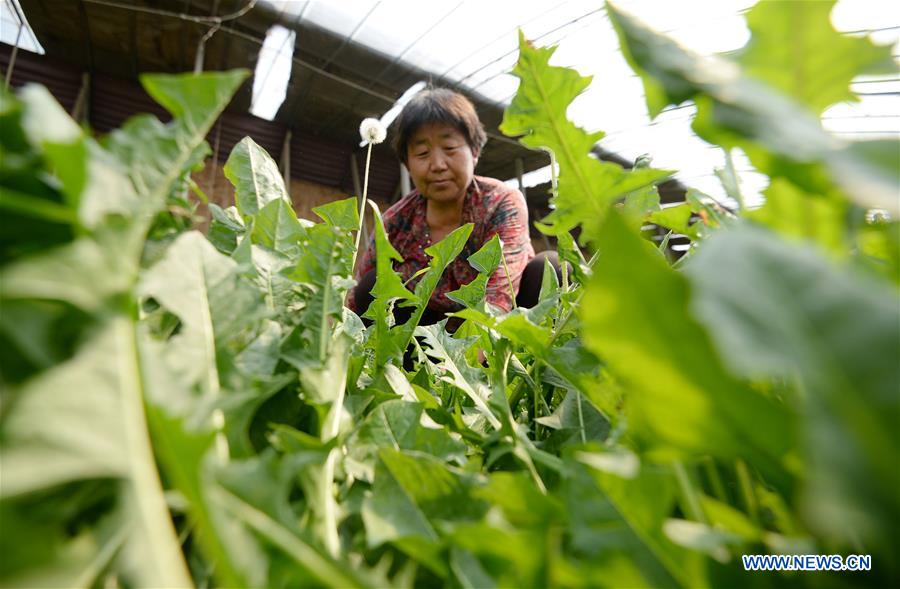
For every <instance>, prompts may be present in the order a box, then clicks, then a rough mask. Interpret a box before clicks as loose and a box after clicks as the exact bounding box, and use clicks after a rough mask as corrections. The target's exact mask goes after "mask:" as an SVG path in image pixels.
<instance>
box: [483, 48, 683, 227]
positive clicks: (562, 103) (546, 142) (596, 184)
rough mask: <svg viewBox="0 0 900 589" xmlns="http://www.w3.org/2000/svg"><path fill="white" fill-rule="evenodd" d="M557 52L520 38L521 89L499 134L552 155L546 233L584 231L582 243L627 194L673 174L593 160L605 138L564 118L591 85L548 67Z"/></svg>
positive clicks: (566, 71)
mask: <svg viewBox="0 0 900 589" xmlns="http://www.w3.org/2000/svg"><path fill="white" fill-rule="evenodd" d="M554 51H555V48H554V47H551V48H536V47H534V46H532V45H531V44H530V43H529V42H528V41H527V40H526V39H525V36H524V34H523V33H521V32H520V33H519V61H518V63H517V64H516V67H515V69H513V71H512V74H513V75H514V76H516V77H518V78H519V80H520V83H519V90H518V92H517V93H516V96H515V97H514V98H513V100H512V102H511V103H510V105H509V106H508V107H507V109H506V111H505V112H504V114H503V122H502V123H501V125H500V130H501V131H503V133H504V134H506V135H508V136H511V137H517V136H523V137H522V138H521V139H520V140H519V141H520V142H521V143H522V144H523V145H525V146H526V147H530V148H532V149H544V150H549V151H551V152H552V153H553V154H554V156H555V160H556V162H557V163H558V164H559V189H558V192H557V193H556V194H555V195H553V199H552V200H551V203H552V205H553V211H552V212H551V213H550V215H549V216H547V217H546V218H545V219H544V220H543V221H542V230H543V231H546V232H548V233H551V234H553V235H558V234H560V233H565V232H568V231H569V230H571V229H572V228H574V227H576V226H577V225H582V226H583V231H584V232H583V234H582V235H583V237H582V239H583V240H584V241H587V242H593V241H595V240H596V239H597V230H598V228H599V225H600V222H601V220H602V218H603V216H604V215H605V213H606V210H607V209H608V207H609V205H610V204H612V203H613V202H615V201H616V200H617V199H619V198H621V197H623V196H625V195H626V194H628V193H630V192H632V191H635V190H637V189H639V188H642V187H644V186H647V185H649V184H653V183H654V182H657V181H659V180H661V179H663V178H665V177H666V176H668V175H669V174H670V172H666V171H662V170H651V169H649V168H645V169H641V170H636V171H634V172H632V173H629V172H627V171H625V170H624V169H622V168H621V167H620V166H619V165H617V164H613V163H609V162H603V161H600V160H598V159H595V158H592V157H590V156H589V155H588V154H589V153H590V151H591V148H593V147H594V145H595V144H596V143H597V142H598V141H599V140H600V139H601V138H602V137H603V133H600V132H598V133H587V132H585V131H584V130H582V129H581V128H579V127H577V126H576V125H575V124H574V123H572V122H571V121H569V119H568V118H567V117H566V111H567V109H568V107H569V104H570V103H571V102H572V101H573V100H574V99H575V98H576V97H577V96H578V95H579V94H581V93H582V92H583V91H584V90H585V89H586V88H587V87H588V85H589V84H590V82H591V79H590V78H589V77H582V76H580V75H579V74H578V72H576V71H575V70H573V69H568V68H562V67H555V66H551V65H550V63H549V62H550V58H551V57H552V55H553V53H554Z"/></svg>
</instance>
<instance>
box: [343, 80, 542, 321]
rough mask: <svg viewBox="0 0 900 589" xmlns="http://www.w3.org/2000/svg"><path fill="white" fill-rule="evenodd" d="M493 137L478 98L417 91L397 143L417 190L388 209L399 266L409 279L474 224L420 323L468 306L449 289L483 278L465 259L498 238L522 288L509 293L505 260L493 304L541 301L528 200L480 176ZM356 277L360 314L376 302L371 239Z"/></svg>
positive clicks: (399, 315)
mask: <svg viewBox="0 0 900 589" xmlns="http://www.w3.org/2000/svg"><path fill="white" fill-rule="evenodd" d="M486 140H487V135H486V134H485V131H484V126H483V125H482V124H481V121H480V120H479V119H478V115H477V114H476V113H475V108H474V107H473V106H472V103H471V102H470V101H469V100H468V99H467V98H466V97H464V96H463V95H461V94H459V93H457V92H454V91H452V90H448V89H445V88H432V89H428V90H424V91H422V92H420V93H419V94H417V95H416V96H415V97H414V98H413V99H412V100H411V101H410V102H409V103H408V104H407V105H406V107H404V109H403V112H401V113H400V116H399V117H398V118H397V122H396V123H395V126H394V139H393V147H394V150H395V151H396V153H397V156H398V157H399V158H400V161H402V162H403V163H404V164H405V165H406V167H407V169H409V174H410V177H411V178H412V181H413V184H414V185H415V189H414V190H413V191H412V192H410V193H409V194H407V195H405V196H403V197H402V198H401V199H400V200H399V201H398V202H397V203H395V204H394V205H393V206H391V207H390V208H389V209H388V210H387V211H385V212H384V214H383V220H384V226H385V230H386V232H387V235H388V239H389V240H390V242H391V244H392V245H393V246H394V248H396V249H397V251H398V252H399V253H400V255H401V256H402V257H403V262H400V263H395V265H394V269H395V270H396V271H397V272H398V273H399V274H400V275H401V276H402V277H403V280H404V281H406V280H409V279H410V277H412V276H413V275H414V274H415V273H416V272H417V271H419V270H421V269H422V268H424V267H426V266H427V265H428V261H429V258H428V256H427V255H426V254H425V249H426V248H428V247H429V246H430V245H432V244H434V243H437V242H439V241H440V240H442V239H443V238H444V237H446V236H447V234H449V233H450V232H451V231H453V230H454V229H456V228H457V227H460V226H461V225H464V224H466V223H473V224H474V228H473V230H472V234H471V236H470V237H469V240H468V242H467V243H466V246H465V248H464V249H463V251H462V253H461V254H460V256H459V257H458V258H457V259H456V260H454V261H453V262H452V263H451V264H450V265H449V266H448V267H447V269H446V270H445V271H444V274H443V276H442V277H441V280H440V282H439V283H438V286H437V288H436V289H435V291H434V294H433V295H432V297H431V300H430V301H429V303H428V307H427V309H426V310H425V313H424V315H423V316H422V320H421V321H420V323H421V324H423V325H428V324H431V323H436V322H437V321H440V320H442V319H444V318H445V314H446V313H452V312H455V311H458V310H460V309H461V306H460V305H459V304H458V303H455V302H453V301H451V300H450V299H448V298H447V293H448V292H452V291H454V290H456V289H457V288H459V287H460V286H462V285H463V284H467V283H469V282H471V281H472V280H473V279H474V278H475V277H476V276H477V275H478V273H477V271H476V270H475V269H474V268H472V266H470V265H469V263H468V262H467V261H466V259H467V258H468V257H469V256H471V255H472V254H473V253H475V252H476V251H478V249H479V248H480V247H481V246H482V245H484V244H485V243H486V242H487V241H488V240H490V239H491V238H492V237H493V236H494V235H499V236H500V239H501V240H502V242H503V253H504V256H505V258H506V265H507V267H508V268H509V273H510V278H511V279H512V287H513V289H516V291H517V292H516V294H515V295H514V294H513V293H511V292H510V285H509V280H508V279H507V277H506V270H505V269H504V267H503V265H501V266H500V267H499V268H498V269H497V271H496V272H494V274H493V275H492V276H491V277H490V279H489V280H488V284H487V296H486V298H487V302H488V303H491V304H492V305H494V306H496V307H499V308H500V309H502V310H504V311H509V310H510V309H511V308H512V306H513V298H514V296H515V299H516V303H517V305H518V306H524V307H530V306H533V305H535V304H536V303H537V296H538V293H539V292H540V282H541V276H542V273H543V264H544V262H543V257H539V258H535V255H534V249H533V248H532V246H531V239H530V237H529V233H528V207H527V205H526V204H525V198H524V197H523V196H522V193H520V192H519V191H518V190H516V189H514V188H511V187H509V186H507V185H506V184H504V183H503V182H500V181H499V180H495V179H493V178H484V177H481V176H476V175H475V166H476V164H477V163H478V156H479V155H480V154H481V148H482V147H483V146H484V144H485V142H486ZM554 256H555V254H554ZM553 261H554V262H555V257H554V259H553ZM356 279H357V282H358V285H357V287H356V288H355V289H354V292H353V294H352V295H351V297H350V300H349V305H350V308H351V309H353V310H355V311H356V312H357V313H359V314H360V315H361V314H362V313H364V312H365V310H366V309H367V308H368V307H369V304H370V303H371V302H372V297H371V294H370V291H371V289H372V287H373V286H374V284H375V250H374V243H373V242H371V241H370V243H369V246H368V247H367V248H366V251H365V253H364V254H363V256H362V259H361V260H360V264H359V266H358V269H357V272H356ZM417 281H418V277H416V278H415V279H413V280H412V281H410V282H409V284H407V287H408V288H410V289H413V288H414V287H415V284H416V282H417ZM410 312H411V311H410V310H409V309H408V308H399V309H395V310H394V315H395V318H396V319H397V322H398V323H401V322H404V321H405V320H406V318H408V317H409V314H410Z"/></svg>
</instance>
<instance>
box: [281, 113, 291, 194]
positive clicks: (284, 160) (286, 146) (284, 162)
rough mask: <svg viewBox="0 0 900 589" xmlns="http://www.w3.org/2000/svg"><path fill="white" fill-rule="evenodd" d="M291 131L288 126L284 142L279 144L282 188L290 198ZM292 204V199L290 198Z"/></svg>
mask: <svg viewBox="0 0 900 589" xmlns="http://www.w3.org/2000/svg"><path fill="white" fill-rule="evenodd" d="M292 137H293V131H291V128H290V127H288V130H287V132H286V133H285V134H284V143H283V144H282V145H281V175H282V176H283V177H284V189H285V190H286V191H287V195H288V198H291V138H292ZM291 203H292V204H293V199H291Z"/></svg>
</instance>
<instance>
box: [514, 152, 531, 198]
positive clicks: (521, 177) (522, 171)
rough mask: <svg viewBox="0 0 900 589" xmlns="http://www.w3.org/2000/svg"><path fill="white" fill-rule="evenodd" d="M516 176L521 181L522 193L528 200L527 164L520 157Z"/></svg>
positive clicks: (517, 161) (517, 162)
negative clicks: (526, 188) (526, 184)
mask: <svg viewBox="0 0 900 589" xmlns="http://www.w3.org/2000/svg"><path fill="white" fill-rule="evenodd" d="M516 178H517V179H518V181H519V192H521V193H522V196H524V197H525V201H526V202H528V196H527V195H526V194H525V192H526V190H525V164H524V162H522V158H520V157H517V158H516Z"/></svg>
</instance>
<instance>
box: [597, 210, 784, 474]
mask: <svg viewBox="0 0 900 589" xmlns="http://www.w3.org/2000/svg"><path fill="white" fill-rule="evenodd" d="M602 235H603V237H602V239H601V242H600V252H601V255H600V258H599V260H598V262H597V264H596V265H595V267H594V272H595V273H594V277H593V278H592V279H591V282H590V283H589V284H588V286H587V288H586V291H585V295H584V301H583V305H582V308H581V316H582V321H583V325H584V342H585V345H587V346H588V348H590V349H591V350H592V351H594V352H595V353H596V354H597V355H598V356H600V357H601V358H602V359H603V360H604V361H605V362H607V363H608V369H609V371H610V372H612V373H613V374H614V375H616V377H617V379H619V380H621V381H622V382H623V383H624V384H626V385H628V386H629V387H630V388H631V389H632V390H633V391H634V393H632V394H630V395H628V396H627V397H626V404H627V407H628V414H629V422H630V423H632V424H633V426H634V427H635V429H636V430H642V431H644V432H646V433H647V434H648V435H649V436H651V437H650V439H652V440H654V441H655V443H657V444H660V445H661V446H667V445H668V446H670V447H671V448H675V449H680V450H682V451H686V452H690V453H710V454H713V455H716V456H721V457H723V458H738V457H742V458H745V459H748V460H751V461H752V463H753V464H755V465H757V466H758V467H759V468H761V469H764V470H765V471H767V472H769V473H771V474H774V475H779V474H781V473H783V472H784V470H785V469H786V468H787V467H788V464H789V461H788V456H789V453H790V452H791V451H792V450H793V448H794V433H793V427H794V423H793V421H792V415H791V412H790V411H789V410H788V408H787V407H785V406H784V405H782V404H779V403H777V402H775V401H774V400H773V399H771V398H768V397H765V396H762V395H760V394H759V393H757V392H756V391H754V390H752V389H750V388H749V387H747V386H746V385H744V384H743V383H741V382H740V381H738V380H737V379H736V378H734V377H733V376H731V375H730V374H729V373H728V371H727V370H726V369H725V368H724V367H723V366H722V364H721V362H720V360H719V358H718V354H717V352H716V350H715V349H714V347H713V345H712V342H711V341H710V340H709V337H708V335H707V334H706V332H705V331H704V330H703V328H702V327H701V326H700V325H699V324H698V323H697V322H696V320H694V319H693V317H691V315H690V313H689V311H688V305H689V304H690V301H691V298H690V291H689V288H688V284H687V281H686V279H685V278H684V277H682V276H681V275H679V274H677V273H675V272H674V271H672V270H671V269H670V268H669V267H668V265H667V264H666V262H665V260H663V259H662V258H661V257H660V256H659V255H657V253H656V251H655V249H654V248H652V246H651V245H649V244H648V243H647V242H645V241H644V240H642V239H641V238H640V237H639V236H637V235H635V234H633V233H631V232H630V231H629V230H628V228H627V227H626V226H625V225H624V224H623V222H622V221H621V220H620V219H619V218H618V217H617V216H616V215H609V216H608V218H607V221H606V223H605V224H604V226H603V234H602Z"/></svg>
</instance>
